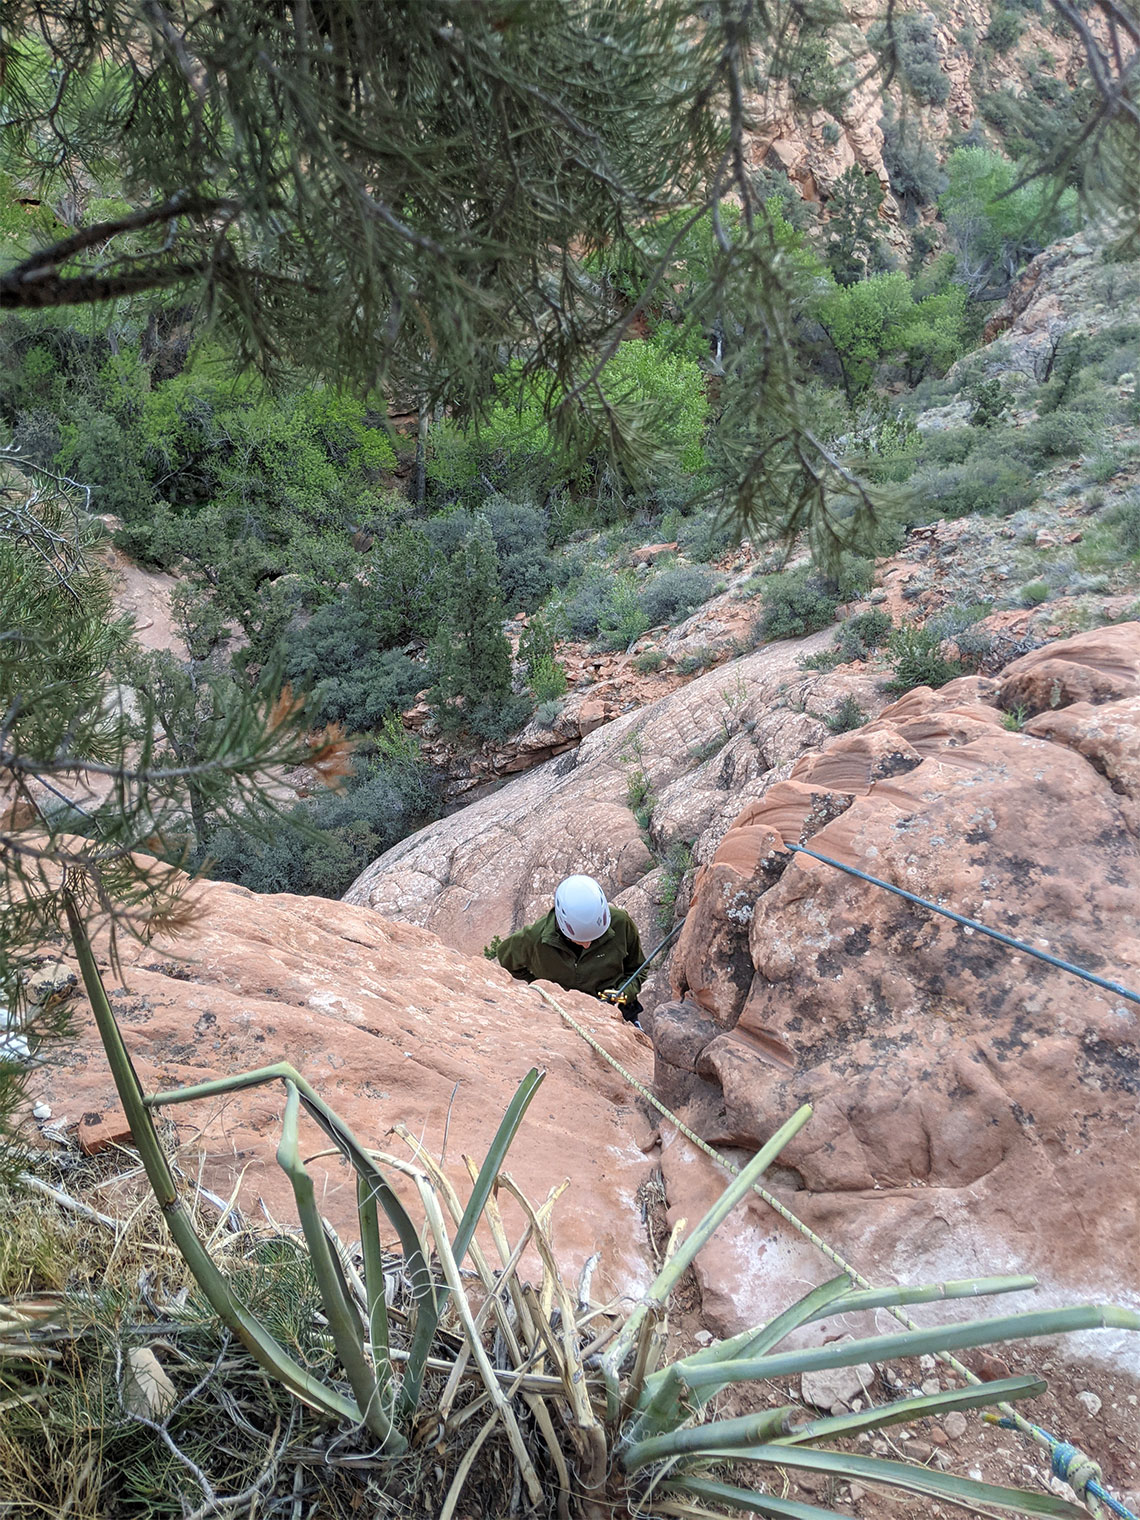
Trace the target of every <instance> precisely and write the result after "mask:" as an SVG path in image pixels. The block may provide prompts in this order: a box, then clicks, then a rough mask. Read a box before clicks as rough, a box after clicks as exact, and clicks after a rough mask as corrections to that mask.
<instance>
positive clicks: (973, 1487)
mask: <svg viewBox="0 0 1140 1520" xmlns="http://www.w3.org/2000/svg"><path fill="white" fill-rule="evenodd" d="M703 1455H704V1456H705V1457H720V1458H723V1459H725V1460H726V1461H739V1460H740V1459H741V1458H742V1457H743V1458H746V1459H747V1460H748V1461H750V1462H763V1463H766V1464H768V1465H771V1466H776V1467H784V1468H789V1467H790V1468H802V1469H804V1470H805V1471H807V1472H822V1473H829V1474H831V1475H832V1476H834V1477H838V1478H846V1479H849V1480H850V1479H852V1478H853V1479H855V1481H856V1482H858V1483H882V1484H885V1485H886V1486H887V1487H889V1488H902V1489H906V1490H907V1491H908V1492H910V1493H914V1494H927V1495H929V1496H930V1497H932V1498H935V1499H946V1500H949V1501H950V1503H952V1504H961V1505H964V1506H965V1507H966V1508H967V1509H971V1510H974V1511H977V1509H978V1508H979V1506H980V1505H983V1504H988V1505H991V1506H993V1507H994V1508H997V1509H1009V1510H1016V1511H1018V1512H1019V1513H1021V1514H1024V1515H1042V1516H1048V1517H1049V1520H1088V1511H1087V1510H1085V1509H1082V1508H1081V1507H1080V1506H1079V1505H1076V1504H1069V1503H1068V1502H1067V1501H1066V1500H1064V1499H1058V1498H1057V1497H1056V1496H1055V1495H1053V1494H1040V1493H1032V1492H1031V1491H1030V1490H1029V1489H1024V1488H1001V1487H998V1486H997V1485H996V1484H993V1483H980V1482H977V1481H976V1480H975V1479H973V1478H959V1477H957V1476H956V1475H954V1474H952V1473H944V1472H938V1471H937V1470H936V1469H934V1468H929V1467H919V1466H918V1465H917V1464H916V1463H909V1462H888V1461H886V1460H884V1459H883V1458H881V1457H859V1456H855V1455H853V1454H851V1453H848V1452H844V1451H816V1450H813V1449H812V1448H811V1447H800V1446H772V1445H769V1446H753V1447H750V1448H747V1449H742V1448H738V1447H725V1448H724V1449H723V1450H718V1449H717V1448H715V1447H713V1448H711V1449H710V1450H708V1451H706V1452H704V1453H703ZM676 1482H677V1486H679V1487H681V1486H683V1487H685V1488H689V1489H692V1481H690V1480H688V1479H677V1480H676Z"/></svg>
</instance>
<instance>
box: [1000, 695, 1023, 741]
mask: <svg viewBox="0 0 1140 1520" xmlns="http://www.w3.org/2000/svg"><path fill="white" fill-rule="evenodd" d="M1029 718H1030V712H1029V709H1028V707H1026V706H1025V704H1024V702H1019V703H1018V704H1017V706H1016V707H1011V708H1010V709H1009V711H1008V712H1005V713H1002V715H1001V726H1002V728H1008V729H1009V730H1010V732H1011V733H1014V734H1019V733H1020V732H1021V730H1022V729H1023V728H1024V727H1025V725H1026V724H1027V723H1028V722H1029Z"/></svg>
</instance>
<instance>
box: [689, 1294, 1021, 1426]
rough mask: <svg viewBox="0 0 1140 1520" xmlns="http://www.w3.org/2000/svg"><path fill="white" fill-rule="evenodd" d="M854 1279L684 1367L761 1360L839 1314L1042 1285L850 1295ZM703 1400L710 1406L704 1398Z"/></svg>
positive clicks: (706, 1350) (692, 1359)
mask: <svg viewBox="0 0 1140 1520" xmlns="http://www.w3.org/2000/svg"><path fill="white" fill-rule="evenodd" d="M850 1286H851V1278H850V1277H849V1276H848V1275H847V1274H846V1273H843V1274H841V1275H840V1276H838V1277H833V1278H831V1279H830V1280H829V1281H828V1282H825V1283H821V1284H820V1286H819V1287H818V1288H813V1289H812V1291H811V1292H810V1293H806V1294H805V1295H804V1297H803V1298H801V1299H799V1300H798V1301H797V1302H796V1303H794V1304H793V1305H792V1306H791V1308H790V1309H785V1310H784V1312H783V1313H782V1314H779V1315H777V1317H776V1318H775V1319H774V1320H771V1321H770V1322H769V1323H768V1324H766V1325H758V1326H756V1328H755V1329H753V1330H742V1331H741V1332H740V1334H738V1335H734V1336H733V1337H732V1338H731V1340H726V1341H717V1342H716V1343H715V1344H713V1345H711V1346H706V1347H705V1348H704V1350H703V1351H697V1352H694V1354H693V1355H692V1356H688V1357H686V1358H685V1360H684V1362H683V1363H681V1365H682V1366H683V1367H703V1366H707V1365H708V1364H709V1363H710V1362H727V1361H730V1360H742V1359H743V1358H745V1357H748V1356H761V1355H763V1353H764V1352H766V1351H767V1350H769V1349H770V1348H771V1347H772V1346H777V1345H779V1343H780V1341H781V1340H783V1339H784V1337H785V1336H787V1335H790V1334H791V1332H792V1331H793V1330H798V1329H799V1327H800V1326H801V1325H807V1324H811V1323H812V1322H813V1321H814V1320H817V1319H830V1318H832V1317H834V1316H837V1315H840V1314H856V1313H859V1312H860V1311H865V1310H868V1309H892V1308H895V1307H897V1306H898V1305H900V1304H928V1303H935V1302H942V1301H944V1300H949V1299H954V1298H981V1297H984V1296H986V1295H988V1294H991V1293H1020V1292H1023V1291H1025V1290H1026V1289H1029V1288H1035V1287H1036V1286H1037V1279H1036V1278H1035V1277H973V1278H966V1279H963V1280H961V1281H958V1282H944V1283H928V1284H926V1285H924V1286H922V1287H918V1288H908V1287H899V1286H895V1287H887V1288H868V1289H865V1290H862V1289H861V1290H859V1291H857V1292H849V1291H848V1289H849V1288H850ZM701 1402H702V1403H704V1402H706V1399H705V1398H702V1399H701Z"/></svg>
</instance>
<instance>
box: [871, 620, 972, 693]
mask: <svg viewBox="0 0 1140 1520" xmlns="http://www.w3.org/2000/svg"><path fill="white" fill-rule="evenodd" d="M889 647H890V655H891V664H892V666H893V667H894V672H895V673H894V677H893V679H892V680H890V681H888V683H887V687H886V689H887V691H890V692H904V691H910V690H912V689H913V688H914V687H915V686H930V687H933V688H934V689H935V690H937V688H938V687H939V686H945V685H946V682H947V681H953V680H954V678H955V677H956V676H961V675H965V673H966V671H965V667H964V666H963V665H961V664H960V663H959V662H958V661H957V660H948V659H946V658H945V657H944V656H943V654H942V652H941V650H942V640H941V639H940V638H939V636H938V634H937V633H935V632H932V631H931V630H930V629H927V628H918V627H915V626H914V625H913V624H905V625H904V626H903V627H902V628H896V629H895V631H894V633H893V634H892V635H891V638H890V646H889Z"/></svg>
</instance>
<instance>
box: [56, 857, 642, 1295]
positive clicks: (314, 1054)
mask: <svg viewBox="0 0 1140 1520" xmlns="http://www.w3.org/2000/svg"><path fill="white" fill-rule="evenodd" d="M200 903H201V907H202V917H201V920H200V923H199V927H198V930H197V933H196V934H195V935H194V937H192V938H190V939H187V940H179V941H178V942H177V943H175V944H173V945H171V944H159V943H155V944H152V945H150V946H141V945H137V944H133V943H128V942H124V943H122V944H121V946H120V950H121V953H122V957H123V961H124V968H125V975H126V980H127V986H126V987H125V988H123V987H117V986H116V984H115V981H114V979H113V978H112V976H111V974H110V972H109V971H108V970H105V972H104V975H105V976H106V978H107V985H108V990H109V992H110V994H111V1001H112V1004H113V1006H114V1009H115V1012H116V1015H117V1017H118V1019H119V1022H120V1026H121V1028H122V1030H123V1035H124V1038H125V1039H126V1042H127V1045H128V1048H129V1049H130V1052H131V1056H132V1058H133V1060H134V1062H135V1065H136V1067H137V1069H138V1071H139V1075H140V1077H141V1079H142V1082H143V1084H144V1086H145V1087H146V1088H147V1089H148V1090H152V1091H153V1090H164V1089H168V1088H172V1087H179V1086H184V1085H188V1084H190V1083H195V1082H202V1081H207V1080H210V1079H212V1078H216V1077H219V1076H223V1075H228V1074H232V1073H235V1072H239V1071H243V1070H252V1069H254V1068H256V1067H258V1066H264V1065H267V1064H269V1063H271V1062H273V1061H276V1060H286V1061H290V1062H292V1064H293V1065H294V1066H296V1067H297V1068H298V1069H299V1070H300V1071H301V1072H302V1073H303V1074H304V1075H305V1076H306V1077H307V1078H308V1080H309V1081H311V1082H312V1083H313V1085H314V1086H315V1087H316V1088H317V1089H318V1091H319V1092H320V1093H321V1095H322V1096H323V1097H324V1098H325V1099H326V1100H327V1101H328V1102H329V1103H330V1104H331V1105H332V1106H333V1107H334V1108H335V1109H336V1110H337V1112H338V1113H339V1114H340V1115H341V1116H342V1118H343V1119H344V1120H345V1121H346V1122H347V1124H348V1125H349V1127H350V1128H351V1129H352V1130H353V1131H354V1133H355V1134H356V1136H357V1138H358V1139H359V1140H361V1141H362V1142H363V1143H364V1144H365V1145H367V1146H369V1147H374V1148H376V1149H379V1150H389V1151H392V1152H394V1153H397V1154H402V1155H404V1156H407V1155H408V1152H407V1150H406V1148H405V1147H404V1145H403V1142H402V1141H400V1140H399V1139H398V1138H397V1137H395V1136H393V1135H392V1134H391V1133H390V1130H391V1128H392V1126H393V1125H395V1124H398V1123H403V1124H406V1125H407V1126H408V1128H409V1129H410V1130H411V1131H412V1133H413V1134H414V1135H415V1136H416V1137H417V1138H419V1139H422V1141H423V1143H424V1144H425V1145H426V1146H428V1147H429V1148H430V1149H431V1150H432V1151H434V1152H435V1153H437V1154H438V1152H439V1151H440V1148H441V1146H442V1144H443V1138H444V1130H445V1127H446V1128H447V1131H448V1140H447V1168H448V1171H449V1173H450V1174H451V1176H452V1179H453V1181H454V1182H455V1183H456V1186H457V1187H458V1189H459V1191H460V1194H461V1196H464V1197H465V1196H466V1194H467V1192H468V1191H469V1187H470V1182H469V1179H468V1178H467V1175H466V1170H465V1168H464V1165H463V1162H462V1160H461V1156H462V1154H463V1153H464V1152H466V1153H468V1154H470V1155H471V1156H473V1157H474V1158H475V1159H476V1160H477V1161H479V1162H481V1161H482V1159H483V1156H484V1155H485V1153H486V1150H487V1147H488V1145H489V1143H490V1140H491V1137H492V1135H493V1133H494V1131H495V1129H496V1127H497V1125H498V1123H499V1120H500V1119H501V1117H502V1114H503V1111H504V1109H505V1108H506V1106H507V1104H508V1102H509V1101H510V1098H511V1097H512V1095H513V1093H514V1091H515V1088H516V1087H517V1085H518V1083H519V1082H520V1081H521V1079H522V1078H523V1077H524V1076H525V1075H526V1073H527V1071H528V1070H529V1069H530V1067H532V1066H539V1067H544V1068H545V1069H546V1072H547V1076H546V1080H545V1082H544V1083H543V1085H542V1087H541V1088H540V1089H539V1092H538V1094H537V1096H536V1098H535V1099H534V1101H533V1102H532V1104H531V1106H530V1109H529V1111H528V1113H527V1116H526V1119H525V1120H524V1123H523V1128H522V1130H521V1131H520V1134H519V1137H518V1140H517V1141H516V1145H515V1147H514V1149H513V1150H512V1151H511V1154H510V1157H509V1160H508V1169H509V1170H510V1171H511V1173H512V1175H513V1176H514V1177H515V1178H516V1180H517V1181H518V1182H519V1184H520V1185H521V1186H522V1188H523V1190H524V1191H525V1192H527V1193H528V1194H529V1196H530V1197H532V1198H533V1199H535V1200H536V1201H541V1199H542V1198H545V1196H546V1194H547V1191H548V1190H549V1188H550V1187H551V1186H553V1185H555V1184H557V1183H559V1182H561V1181H562V1180H563V1178H566V1177H569V1178H570V1179H571V1184H572V1185H571V1188H570V1189H569V1191H568V1193H567V1194H566V1196H565V1197H564V1198H563V1199H562V1201H561V1202H560V1203H559V1205H558V1207H557V1209H556V1210H555V1214H554V1233H555V1239H556V1241H557V1244H558V1247H559V1254H560V1257H561V1259H562V1260H563V1261H564V1262H565V1263H566V1265H567V1267H568V1268H570V1269H571V1270H577V1268H578V1267H579V1266H580V1265H581V1263H582V1262H583V1261H584V1260H585V1258H586V1257H587V1256H589V1255H590V1254H591V1253H592V1252H594V1251H595V1250H600V1251H601V1252H602V1264H601V1267H600V1268H599V1271H600V1272H601V1273H602V1274H603V1276H602V1277H601V1278H599V1280H598V1284H599V1285H598V1287H597V1289H596V1291H598V1292H600V1293H601V1294H603V1295H605V1294H607V1293H609V1292H613V1291H619V1290H620V1291H628V1290H629V1289H630V1288H632V1287H633V1286H634V1285H636V1284H637V1283H639V1282H642V1281H645V1280H647V1272H648V1268H647V1266H646V1264H645V1261H644V1260H643V1256H642V1242H643V1241H644V1231H643V1228H642V1222H641V1212H640V1208H639V1207H638V1205H637V1203H636V1202H635V1197H634V1195H635V1193H636V1191H637V1189H638V1187H639V1185H640V1184H641V1182H642V1181H643V1180H644V1178H645V1177H646V1176H647V1175H648V1172H649V1170H650V1167H651V1162H650V1161H649V1160H648V1159H647V1157H646V1156H645V1155H644V1154H643V1148H648V1147H649V1146H650V1145H651V1143H652V1132H651V1131H650V1129H649V1127H648V1126H647V1125H646V1123H645V1121H644V1120H643V1119H641V1118H640V1116H639V1113H638V1110H637V1108H636V1107H635V1100H634V1098H633V1095H632V1093H631V1092H630V1090H629V1088H628V1087H627V1086H626V1084H625V1083H624V1082H623V1081H622V1080H621V1078H620V1077H618V1076H617V1075H616V1074H615V1073H614V1072H613V1071H612V1070H611V1068H610V1067H609V1066H607V1065H606V1064H605V1063H604V1062H603V1061H602V1060H601V1059H600V1058H599V1057H598V1056H597V1055H596V1054H594V1053H593V1052H592V1051H591V1050H590V1049H589V1047H588V1046H587V1045H585V1044H584V1042H583V1041H582V1040H581V1039H580V1037H579V1036H578V1035H576V1034H574V1033H573V1032H572V1031H571V1030H570V1029H569V1028H568V1027H567V1026H566V1025H565V1024H564V1023H563V1022H562V1020H561V1019H560V1018H559V1017H558V1015H557V1014H556V1013H555V1012H554V1010H553V1009H552V1008H550V1007H549V1005H547V1004H546V1003H545V1002H544V1001H543V1000H542V998H541V997H540V995H539V993H538V992H537V991H536V990H535V988H533V987H527V986H524V985H523V984H522V983H521V982H514V981H512V980H511V978H510V977H509V976H508V975H507V973H506V972H505V971H503V970H502V968H501V967H499V966H498V965H493V964H492V963H491V962H489V961H486V960H484V959H483V958H482V957H478V958H476V959H469V958H468V957H466V956H463V955H460V954H458V953H457V952H456V951H453V950H448V949H445V948H444V946H442V945H441V944H440V943H439V941H438V940H437V939H436V938H435V937H434V936H433V935H431V934H429V933H427V932H426V931H425V930H423V929H418V928H416V927H414V926H412V925H410V924H391V923H387V922H385V920H383V919H382V918H380V917H379V915H378V914H376V913H373V912H372V911H370V910H369V909H366V908H353V907H349V906H347V905H346V904H344V903H338V902H330V901H327V900H325V899H323V898H315V897H312V898H301V897H286V896H280V897H270V896H257V895H255V894H254V893H252V892H247V891H245V890H244V889H243V888H241V887H235V886H229V885H225V884H220V883H219V884H210V885H208V886H205V887H203V888H202V889H201V895H200ZM559 996H560V998H561V999H562V1000H564V1001H565V1004H566V1006H567V1008H568V1010H569V1011H571V1012H572V1013H573V1014H574V1016H575V1017H576V1018H577V1019H579V1020H580V1021H582V1022H584V1023H585V1024H586V1025H587V1026H588V1027H589V1028H590V1029H591V1030H593V1031H594V1033H595V1034H596V1035H597V1036H598V1037H599V1038H600V1039H602V1040H603V1042H604V1043H605V1044H606V1046H607V1047H608V1048H609V1049H610V1050H612V1051H613V1053H614V1054H615V1055H616V1056H617V1057H618V1059H619V1060H620V1061H621V1062H622V1063H623V1064H624V1065H626V1066H627V1067H628V1068H629V1069H630V1070H632V1071H634V1072H638V1073H640V1074H641V1075H642V1076H643V1077H646V1076H648V1071H647V1070H646V1066H647V1054H648V1051H647V1048H646V1045H645V1043H643V1037H642V1036H639V1035H638V1034H637V1033H636V1032H635V1031H633V1030H631V1029H629V1028H628V1027H627V1026H624V1025H623V1024H622V1022H621V1020H620V1019H619V1018H617V1017H616V1015H615V1014H613V1013H612V1011H610V1010H608V1009H607V1008H605V1007H604V1006H603V1005H602V1004H600V1003H598V1002H596V1001H595V1000H594V999H592V998H585V997H583V996H581V995H580V994H575V993H559ZM76 1023H77V1027H78V1038H77V1039H76V1041H75V1042H74V1043H73V1044H71V1045H69V1046H68V1049H67V1061H68V1064H67V1065H66V1066H63V1067H58V1068H51V1067H49V1068H47V1069H46V1070H45V1071H44V1072H43V1073H42V1077H43V1080H42V1081H38V1082H37V1096H41V1097H42V1098H44V1099H46V1101H48V1102H49V1103H51V1104H52V1105H53V1106H54V1108H55V1110H56V1112H57V1113H62V1112H63V1111H65V1110H66V1111H68V1112H70V1113H71V1114H72V1115H75V1114H77V1113H78V1114H81V1115H83V1116H84V1118H83V1120H82V1123H81V1127H80V1142H81V1144H82V1145H83V1146H84V1149H87V1150H92V1149H95V1148H97V1147H98V1146H99V1145H105V1144H109V1143H111V1141H112V1140H119V1141H122V1142H123V1143H126V1142H127V1139H128V1136H127V1133H126V1132H125V1126H124V1124H123V1121H122V1118H121V1115H119V1116H118V1118H117V1119H116V1115H117V1114H118V1106H117V1102H116V1097H115V1090H114V1085H113V1083H112V1081H111V1077H110V1073H109V1071H108V1068H107V1062H106V1059H105V1057H104V1054H103V1051H102V1047H101V1046H100V1044H99V1042H98V1039H97V1037H96V1035H95V1031H94V1027H93V1024H92V1022H91V1020H90V1016H89V1015H88V1016H87V1017H86V1018H84V1017H83V1010H82V1009H80V1010H77V1013H76ZM283 1103H284V1093H283V1090H282V1088H281V1086H280V1084H273V1085H269V1086H264V1087H256V1088H250V1089H247V1090H243V1091H241V1092H238V1093H234V1094H231V1095H229V1096H227V1097H225V1098H218V1099H215V1100H213V1101H205V1102H200V1103H194V1104H188V1105H176V1106H173V1107H170V1108H167V1109H165V1110H163V1113H164V1115H165V1117H167V1118H169V1119H172V1120H173V1121H174V1122H175V1123H176V1124H177V1127H178V1133H179V1137H180V1139H181V1141H182V1142H183V1143H184V1144H185V1145H186V1146H187V1147H188V1148H189V1150H190V1153H191V1155H192V1156H193V1157H194V1160H193V1164H192V1165H188V1166H185V1167H184V1170H186V1171H187V1172H188V1173H194V1174H196V1173H197V1166H198V1161H197V1156H198V1154H199V1153H200V1154H201V1155H202V1156H203V1157H204V1180H205V1182H206V1184H207V1186H209V1187H211V1188H213V1190H214V1191H215V1192H217V1193H218V1194H220V1195H221V1196H222V1197H227V1198H228V1197H229V1195H230V1193H231V1191H232V1190H233V1187H234V1185H235V1183H236V1181H237V1179H238V1177H239V1176H241V1177H242V1178H243V1181H242V1187H241V1193H240V1195H239V1196H240V1201H241V1202H242V1204H243V1205H244V1206H245V1208H246V1209H247V1210H248V1211H249V1212H251V1213H253V1214H260V1209H259V1207H258V1200H259V1199H261V1200H264V1203H265V1206H266V1208H267V1209H268V1211H269V1213H270V1214H271V1215H272V1216H273V1217H274V1218H275V1219H278V1220H280V1221H281V1222H283V1223H289V1222H293V1221H294V1220H295V1217H296V1215H295V1210H294V1207H293V1202H292V1193H291V1190H290V1187H289V1184H288V1182H287V1180H286V1178H285V1175H284V1173H283V1172H282V1171H281V1170H280V1169H279V1167H278V1166H277V1165H276V1162H275V1160H274V1152H275V1149H276V1146H277V1141H278V1137H279V1134H280V1119H281V1113H282V1107H283ZM306 1128H307V1133H306V1134H305V1135H304V1137H303V1142H302V1143H303V1145H304V1146H305V1148H306V1149H305V1153H306V1154H312V1153H314V1152H317V1151H320V1150H323V1149H325V1141H324V1137H323V1136H322V1135H321V1134H320V1132H319V1131H317V1130H316V1129H315V1128H314V1127H313V1126H311V1125H307V1126H306ZM311 1171H312V1172H313V1174H314V1177H315V1180H316V1185H317V1197H318V1198H319V1199H320V1202H321V1209H322V1212H324V1213H325V1214H327V1215H328V1216H329V1218H331V1220H332V1221H333V1223H334V1225H335V1226H336V1227H337V1229H338V1230H341V1231H343V1232H344V1233H346V1235H347V1236H349V1237H353V1235H354V1230H355V1207H354V1203H353V1196H354V1188H353V1184H352V1180H351V1174H350V1173H349V1172H348V1171H347V1170H346V1168H345V1167H343V1166H342V1165H341V1164H340V1163H339V1162H337V1161H335V1160H324V1161H318V1162H314V1163H313V1164H312V1167H311ZM516 1227H518V1228H519V1229H521V1216H518V1215H516V1216H514V1217H513V1218H512V1221H511V1230H512V1234H513V1233H514V1232H515V1229H516Z"/></svg>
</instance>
